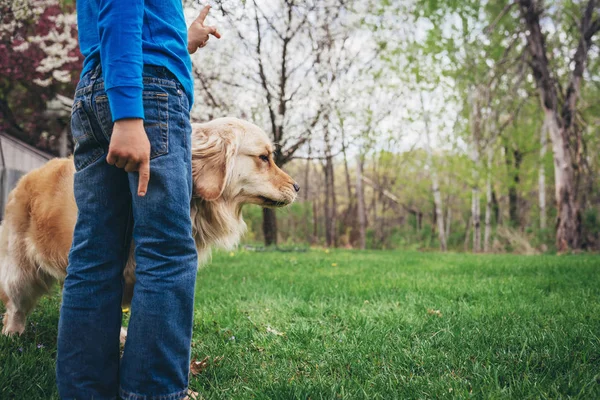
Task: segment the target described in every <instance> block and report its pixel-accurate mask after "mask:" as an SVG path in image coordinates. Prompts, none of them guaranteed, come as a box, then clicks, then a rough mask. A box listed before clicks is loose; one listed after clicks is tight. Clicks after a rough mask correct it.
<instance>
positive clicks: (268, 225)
mask: <svg viewBox="0 0 600 400" xmlns="http://www.w3.org/2000/svg"><path fill="white" fill-rule="evenodd" d="M263 234H264V236H265V245H266V246H277V216H276V214H275V210H273V209H272V208H263Z"/></svg>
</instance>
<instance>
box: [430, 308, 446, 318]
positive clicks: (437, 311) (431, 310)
mask: <svg viewBox="0 0 600 400" xmlns="http://www.w3.org/2000/svg"><path fill="white" fill-rule="evenodd" d="M427 314H429V315H435V316H437V317H440V318H441V317H442V312H441V311H440V310H433V309H431V308H428V309H427Z"/></svg>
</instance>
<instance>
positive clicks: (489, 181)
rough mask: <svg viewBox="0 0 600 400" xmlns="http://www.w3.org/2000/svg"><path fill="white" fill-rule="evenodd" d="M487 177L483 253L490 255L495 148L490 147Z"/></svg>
mask: <svg viewBox="0 0 600 400" xmlns="http://www.w3.org/2000/svg"><path fill="white" fill-rule="evenodd" d="M488 146H489V147H488V154H487V177H486V182H485V233H484V236H483V251H484V252H486V253H489V251H490V239H491V237H492V157H493V155H494V153H493V147H492V146H491V145H488Z"/></svg>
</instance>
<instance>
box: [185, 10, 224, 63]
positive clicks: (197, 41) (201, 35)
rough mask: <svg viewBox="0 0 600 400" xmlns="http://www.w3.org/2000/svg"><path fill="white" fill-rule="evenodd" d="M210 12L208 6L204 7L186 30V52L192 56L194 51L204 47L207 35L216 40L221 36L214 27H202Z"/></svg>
mask: <svg viewBox="0 0 600 400" xmlns="http://www.w3.org/2000/svg"><path fill="white" fill-rule="evenodd" d="M209 11H210V6H206V7H204V8H203V9H202V11H201V12H200V15H199V16H198V18H196V20H195V21H194V22H192V24H191V25H190V27H189V28H188V52H189V53H190V54H194V53H195V52H196V50H198V49H199V48H201V47H204V46H206V43H208V39H209V38H210V36H209V35H213V36H214V37H216V38H217V39H220V38H221V34H220V33H219V31H217V28H216V27H214V26H204V20H205V19H206V16H207V15H208V12H209Z"/></svg>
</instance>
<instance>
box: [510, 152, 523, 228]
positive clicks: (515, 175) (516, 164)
mask: <svg viewBox="0 0 600 400" xmlns="http://www.w3.org/2000/svg"><path fill="white" fill-rule="evenodd" d="M507 151H508V149H507ZM512 153H513V161H512V168H511V169H512V182H511V183H510V186H509V188H508V215H509V218H510V223H511V225H512V226H513V227H514V228H518V227H520V226H521V219H520V216H519V214H520V213H519V185H520V183H521V171H520V170H521V163H522V162H523V153H521V151H520V150H519V149H518V148H516V147H514V148H513V151H512Z"/></svg>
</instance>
